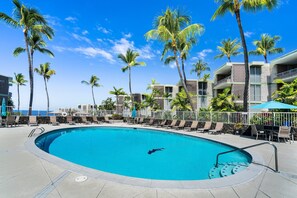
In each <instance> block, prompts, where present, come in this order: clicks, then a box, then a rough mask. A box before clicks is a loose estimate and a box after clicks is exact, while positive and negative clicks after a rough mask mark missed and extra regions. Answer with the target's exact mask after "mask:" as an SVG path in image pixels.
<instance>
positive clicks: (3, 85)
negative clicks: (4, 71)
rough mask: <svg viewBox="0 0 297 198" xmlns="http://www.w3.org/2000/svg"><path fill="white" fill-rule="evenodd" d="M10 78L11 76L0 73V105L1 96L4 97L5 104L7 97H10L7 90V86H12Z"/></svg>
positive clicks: (0, 101) (0, 102)
mask: <svg viewBox="0 0 297 198" xmlns="http://www.w3.org/2000/svg"><path fill="white" fill-rule="evenodd" d="M11 80H12V78H11V77H7V76H3V75H0V106H1V104H2V98H5V101H6V105H7V101H8V98H9V97H11V93H10V92H9V87H10V86H12V84H11V83H10V82H11Z"/></svg>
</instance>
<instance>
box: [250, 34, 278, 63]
mask: <svg viewBox="0 0 297 198" xmlns="http://www.w3.org/2000/svg"><path fill="white" fill-rule="evenodd" d="M280 39H281V37H280V36H274V37H271V36H270V35H269V34H262V35H261V39H260V40H255V41H254V42H253V44H254V45H255V46H256V50H254V51H250V52H249V54H251V55H257V56H259V55H262V56H264V59H265V63H268V60H267V56H268V54H278V53H282V52H283V51H284V48H279V47H277V48H276V47H275V44H276V42H277V41H279V40H280Z"/></svg>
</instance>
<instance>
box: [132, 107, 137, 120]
mask: <svg viewBox="0 0 297 198" xmlns="http://www.w3.org/2000/svg"><path fill="white" fill-rule="evenodd" d="M136 115H137V111H136V109H135V106H134V108H133V110H132V115H131V117H132V118H135V117H136Z"/></svg>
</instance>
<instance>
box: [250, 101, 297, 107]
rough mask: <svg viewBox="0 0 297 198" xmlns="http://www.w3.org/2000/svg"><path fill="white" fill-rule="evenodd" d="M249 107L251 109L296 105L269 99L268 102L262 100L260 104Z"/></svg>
mask: <svg viewBox="0 0 297 198" xmlns="http://www.w3.org/2000/svg"><path fill="white" fill-rule="evenodd" d="M251 108H252V109H297V106H294V105H289V104H286V103H281V102H276V101H269V102H264V103H262V104H258V105H254V106H252V107H251Z"/></svg>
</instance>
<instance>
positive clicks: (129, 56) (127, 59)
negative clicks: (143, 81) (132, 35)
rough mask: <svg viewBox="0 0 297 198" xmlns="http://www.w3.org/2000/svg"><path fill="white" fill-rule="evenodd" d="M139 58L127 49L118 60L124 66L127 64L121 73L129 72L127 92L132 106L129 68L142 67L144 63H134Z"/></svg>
mask: <svg viewBox="0 0 297 198" xmlns="http://www.w3.org/2000/svg"><path fill="white" fill-rule="evenodd" d="M138 56H139V53H137V52H135V51H133V50H131V49H128V50H127V52H126V54H119V55H118V58H119V59H121V60H122V61H123V62H124V63H125V64H127V65H126V66H124V67H123V68H122V71H123V72H126V71H129V91H130V96H131V99H132V104H133V96H132V87H131V68H132V67H135V66H138V65H141V66H144V65H145V63H144V62H136V58H137V57H138Z"/></svg>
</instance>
